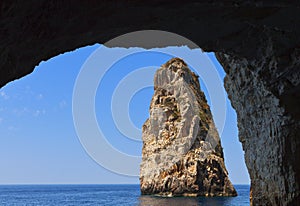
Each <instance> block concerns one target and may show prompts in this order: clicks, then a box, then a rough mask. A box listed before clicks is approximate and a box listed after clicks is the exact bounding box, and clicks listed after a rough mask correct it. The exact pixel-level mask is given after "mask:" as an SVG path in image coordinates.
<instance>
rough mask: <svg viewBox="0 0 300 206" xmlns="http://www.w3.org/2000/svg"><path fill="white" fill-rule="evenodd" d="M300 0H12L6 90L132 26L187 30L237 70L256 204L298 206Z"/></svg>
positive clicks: (0, 65)
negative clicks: (43, 65)
mask: <svg viewBox="0 0 300 206" xmlns="http://www.w3.org/2000/svg"><path fill="white" fill-rule="evenodd" d="M299 5H300V3H299V2H297V1H276V2H274V1H205V2H204V3H203V2H200V1H195V0H186V1H184V2H182V1H176V0H172V1H170V0H165V1H161V0H153V1H148V2H141V1H136V0H129V1H122V2H121V1H120V2H117V1H108V0H103V1H92V0H89V1H78V0H74V1H66V0H62V1H46V0H40V1H33V0H28V1H10V0H3V1H1V2H0V49H1V53H0V55H1V61H0V87H2V86H4V85H5V84H6V83H8V82H10V81H13V80H15V79H17V78H20V77H22V76H24V75H26V74H29V73H31V72H32V71H33V69H34V67H35V66H36V65H38V64H39V63H40V62H41V61H43V60H47V59H49V58H51V57H53V56H56V55H58V54H61V53H63V52H66V51H71V50H74V49H76V48H79V47H82V46H86V45H91V44H94V43H103V42H106V41H107V40H109V39H111V38H114V37H116V36H118V35H121V34H124V33H126V32H132V31H136V30H142V29H156V30H165V31H170V32H175V33H178V34H180V35H183V36H185V37H187V38H189V39H191V40H192V41H194V42H195V43H197V44H198V45H199V46H200V47H201V48H203V49H204V50H205V51H215V52H218V56H219V61H220V62H221V64H222V65H223V66H224V68H225V70H226V73H227V74H228V75H227V77H226V83H225V84H226V88H227V91H228V93H229V97H230V99H231V101H232V105H233V107H234V108H235V109H236V110H237V114H238V124H239V129H240V133H239V136H240V139H241V142H242V144H243V147H244V149H245V159H246V163H247V167H248V170H249V174H250V176H251V183H252V197H253V203H254V204H255V205H271V204H273V205H297V203H298V202H300V195H299V191H300V188H299V187H300V186H299V185H300V182H299V179H300V177H299V176H300V164H298V165H297V162H298V161H299V159H300V155H299V150H300V149H299V148H300V145H299V134H300V131H299V119H300V109H299V105H300V84H299V79H300V78H299V70H300V68H299V47H300V38H299V36H300V15H299V13H300V7H299ZM112 46H113V45H112ZM119 46H122V45H119ZM123 46H124V45H123ZM132 46H134V45H132ZM136 46H138V45H136ZM58 75H59V74H58ZM272 188H275V189H274V190H272Z"/></svg>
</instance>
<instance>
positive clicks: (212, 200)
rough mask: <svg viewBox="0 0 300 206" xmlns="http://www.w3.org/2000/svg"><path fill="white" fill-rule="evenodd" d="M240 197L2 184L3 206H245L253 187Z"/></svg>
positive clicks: (128, 187) (244, 187)
mask: <svg viewBox="0 0 300 206" xmlns="http://www.w3.org/2000/svg"><path fill="white" fill-rule="evenodd" d="M235 188H236V190H237V192H238V194H239V195H238V196H237V197H173V198H161V197H154V196H141V195H140V188H139V185H0V205H26V206H27V205H28V206H29V205H30V206H31V205H43V206H44V205H46V206H52V205H53V206H59V205H62V206H66V205H68V206H69V205H113V206H119V205H120V206H127V205H138V206H169V205H170V206H181V205H183V206H204V205H207V206H208V205H209V206H215V205H216V206H230V205H232V206H244V205H249V190H250V186H249V185H235Z"/></svg>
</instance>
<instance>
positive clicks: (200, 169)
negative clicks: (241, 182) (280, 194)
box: [140, 58, 237, 196]
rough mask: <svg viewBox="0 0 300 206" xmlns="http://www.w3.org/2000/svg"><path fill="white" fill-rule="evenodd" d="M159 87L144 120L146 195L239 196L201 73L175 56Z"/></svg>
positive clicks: (158, 79)
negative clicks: (199, 74) (200, 77)
mask: <svg viewBox="0 0 300 206" xmlns="http://www.w3.org/2000/svg"><path fill="white" fill-rule="evenodd" d="M154 90H155V92H154V95H153V98H152V100H151V105H150V117H149V119H147V120H146V122H145V123H144V125H143V136H142V139H143V150H142V163H141V168H140V183H141V192H142V194H158V195H163V196H178V195H184V196H235V195H237V193H236V191H235V189H234V187H233V186H232V184H231V182H230V180H229V178H228V172H227V170H226V168H225V164H224V159H223V150H222V147H221V143H220V138H219V135H218V132H217V130H216V128H215V125H214V122H213V119H212V115H211V112H210V109H209V106H208V104H207V101H206V99H205V96H204V93H203V92H202V91H200V85H199V81H198V77H197V76H196V75H195V74H194V73H193V72H191V71H190V70H189V68H188V67H187V65H186V64H185V62H184V61H183V60H181V59H179V58H173V59H171V60H169V61H168V62H167V63H166V64H164V65H162V67H161V68H160V69H158V71H157V72H156V74H155V77H154Z"/></svg>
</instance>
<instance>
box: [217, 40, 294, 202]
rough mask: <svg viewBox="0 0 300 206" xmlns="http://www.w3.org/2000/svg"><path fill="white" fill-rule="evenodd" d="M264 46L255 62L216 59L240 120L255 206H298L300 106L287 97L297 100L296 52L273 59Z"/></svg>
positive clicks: (228, 57)
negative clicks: (224, 72)
mask: <svg viewBox="0 0 300 206" xmlns="http://www.w3.org/2000/svg"><path fill="white" fill-rule="evenodd" d="M264 45H265V47H263V48H264V49H262V50H261V51H258V54H260V55H261V58H260V59H259V60H252V61H249V60H247V59H245V58H239V57H236V56H234V55H226V54H220V53H219V54H218V58H219V60H220V61H221V62H222V63H223V66H224V69H225V71H226V72H227V76H226V78H225V88H226V90H227V92H228V95H229V98H230V100H231V103H232V106H233V107H234V108H235V110H236V112H237V115H238V128H239V139H240V141H241V142H242V144H243V149H244V151H245V160H246V165H247V168H248V170H249V174H250V178H251V188H252V197H251V198H252V203H253V205H299V203H300V201H299V193H300V188H299V181H300V179H299V173H300V164H299V160H300V159H299V157H300V154H299V147H300V139H299V134H300V122H299V110H300V104H298V105H293V104H295V103H296V102H295V101H293V100H292V99H291V95H294V97H295V98H296V97H298V98H299V93H297V90H296V89H295V88H297V87H299V85H300V52H299V50H294V51H291V53H290V54H288V55H286V56H283V57H276V55H274V52H275V51H274V48H273V44H271V43H270V41H268V40H266V42H265V44H264ZM283 58H284V61H283ZM287 68H288V70H287ZM293 88H294V89H293ZM284 105H290V107H289V108H287V107H284ZM288 109H289V110H290V111H288Z"/></svg>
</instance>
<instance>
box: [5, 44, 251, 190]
mask: <svg viewBox="0 0 300 206" xmlns="http://www.w3.org/2000/svg"><path fill="white" fill-rule="evenodd" d="M99 46H101V45H98V44H96V45H93V46H88V47H83V48H80V49H77V50H76V51H73V52H68V53H65V54H63V55H59V56H57V57H53V58H51V59H50V60H48V61H46V62H42V63H40V65H39V66H37V67H36V69H35V70H34V72H33V73H32V74H30V75H27V76H26V77H24V78H22V79H20V80H17V81H14V82H12V83H9V84H8V85H6V86H5V87H3V88H1V90H0V92H1V93H0V94H1V108H0V120H1V121H0V127H1V130H2V131H3V133H2V134H3V135H2V138H3V139H2V144H1V148H2V149H1V150H0V151H1V153H2V154H1V155H0V156H1V157H3V158H2V159H1V162H2V165H4V166H5V167H4V168H5V169H4V170H3V175H2V176H1V177H0V178H2V179H0V180H1V183H2V184H19V183H26V184H29V183H34V184H40V183H74V182H75V183H87V184H89V183H93V184H94V183H101V184H103V183H104V184H105V183H134V184H136V183H138V179H137V178H133V177H125V176H122V175H121V176H120V175H119V176H118V175H116V174H114V173H110V172H108V171H107V170H103V168H101V167H100V168H99V167H98V166H97V165H96V164H95V163H94V162H93V161H91V160H90V158H88V156H87V155H86V154H85V153H82V146H81V145H80V142H79V141H78V139H77V138H76V131H75V128H74V125H73V120H72V94H73V92H74V84H75V82H76V78H78V74H79V72H80V70H81V67H82V65H83V64H84V62H85V61H86V59H88V58H89V57H90V55H91V54H92V53H93V52H94V51H95V50H96V49H97V48H98V47H99ZM106 49H107V50H110V51H111V50H115V51H114V52H116V53H118V52H120V51H121V50H122V48H118V49H114V48H106ZM129 50H130V49H129ZM131 50H133V51H134V54H130V55H128V56H126V57H125V58H123V59H121V60H118V61H116V62H115V63H114V64H113V65H112V67H111V68H110V69H109V70H108V71H107V72H106V73H105V76H104V77H103V79H102V80H101V83H100V84H99V86H98V88H97V92H96V94H95V104H96V108H95V115H96V116H97V121H98V124H99V125H100V127H101V128H102V131H103V134H104V135H105V137H107V140H108V142H109V143H110V144H111V145H112V146H113V147H116V148H117V150H119V151H121V152H123V153H126V154H129V155H136V156H139V155H140V154H141V146H142V144H141V141H140V136H141V131H140V128H141V126H142V124H143V123H144V121H145V120H146V119H147V117H148V116H147V115H148V108H149V103H150V100H151V96H152V94H153V84H152V83H151V82H153V75H154V72H155V70H156V69H157V68H158V67H159V66H160V65H161V64H162V63H164V62H166V61H167V60H168V59H170V58H171V57H172V56H171V55H170V54H169V53H168V52H169V51H172V50H178V52H179V53H180V52H182V53H187V55H190V56H193V55H194V56H195V54H194V53H193V52H194V50H192V49H189V48H188V47H166V48H161V49H152V50H146V49H140V48H138V49H137V48H133V49H131ZM205 55H206V56H207V58H208V59H209V60H210V62H211V63H212V65H213V66H214V69H215V70H216V71H215V72H216V74H217V75H219V77H218V78H219V79H220V80H221V81H223V78H224V77H225V72H224V70H223V68H222V67H221V65H220V64H219V63H218V60H217V59H216V57H215V55H214V53H205ZM98 66H99V68H101V61H99V65H98ZM199 67H200V68H205V66H204V65H199ZM192 69H194V70H195V68H192ZM196 72H197V71H196ZM199 76H200V77H199V78H200V84H201V88H202V90H203V91H204V93H205V94H206V97H207V99H208V103H209V104H210V105H211V98H210V96H211V95H212V94H209V92H208V89H207V85H206V84H205V81H203V79H202V78H201V76H202V77H203V75H199ZM206 78H207V77H206ZM206 81H209V79H208V80H206ZM128 85H129V86H128ZM132 85H138V86H137V87H134V86H133V88H131V87H132ZM126 86H127V87H126ZM124 88H129V89H130V88H131V90H130V91H129V89H127V90H126V89H125V90H124ZM87 89H88V88H87ZM126 91H127V92H126ZM130 92H131V93H130ZM223 92H224V93H225V90H224V88H223ZM125 94H126V95H125ZM118 95H119V96H118ZM225 97H226V99H225V103H226V106H225V109H226V119H225V124H224V125H223V127H224V129H223V128H220V127H222V125H221V126H219V125H218V121H219V120H218V112H219V111H218V110H217V109H218V108H215V107H213V106H212V107H211V109H212V113H213V116H214V119H215V121H217V122H216V124H217V128H218V130H219V133H220V137H221V141H222V145H223V148H224V154H225V162H226V166H227V169H228V171H229V176H230V179H231V180H232V182H233V184H247V185H249V176H248V172H247V169H246V167H245V163H244V156H243V155H244V154H243V151H242V148H241V144H240V142H239V141H238V131H237V120H236V113H235V111H234V109H233V108H232V107H231V104H230V102H229V100H228V98H227V95H225ZM122 99H123V100H126V101H125V102H124V101H123V102H120V101H122ZM81 112H83V113H84V112H85V111H84V110H82V111H81ZM120 116H121V117H122V118H121V119H120V118H119V119H118V117H120ZM124 121H125V122H126V123H124ZM128 122H129V123H128ZM219 122H220V121H219ZM116 124H117V125H116ZM126 126H127V127H129V128H130V129H129V131H128V129H127V130H126ZM124 128H125V129H124ZM221 130H222V131H221ZM220 131H221V132H220ZM126 132H127V133H126ZM128 132H129V133H128ZM126 135H127V136H126ZM128 135H129V136H130V135H131V136H133V138H132V137H131V138H130V137H128ZM137 148H138V149H137ZM100 150H101V149H99V151H100ZM101 155H103V156H106V155H107V154H105V153H104V152H102V154H101ZM4 157H5V158H4ZM7 157H10V158H7ZM74 159H76V161H75V160H74ZM19 165H22V168H23V170H24V171H25V174H27V175H24V173H18V172H12V171H13V170H14V171H15V170H16V169H17V167H18V166H19ZM123 167H126V165H123ZM127 167H128V165H127ZM135 170H137V174H138V168H135ZM74 171H78V172H74ZM82 173H83V174H86V175H84V176H82ZM60 174H71V175H63V176H61V175H60ZM99 176H101V178H99Z"/></svg>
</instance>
